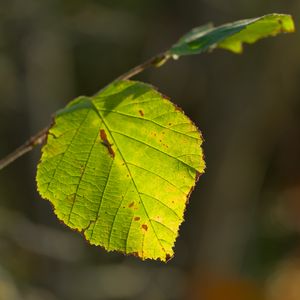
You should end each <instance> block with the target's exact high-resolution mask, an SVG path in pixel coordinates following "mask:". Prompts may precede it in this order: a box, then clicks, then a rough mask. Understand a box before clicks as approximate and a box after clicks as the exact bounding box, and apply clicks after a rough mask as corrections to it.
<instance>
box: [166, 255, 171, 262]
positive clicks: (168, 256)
mask: <svg viewBox="0 0 300 300" xmlns="http://www.w3.org/2000/svg"><path fill="white" fill-rule="evenodd" d="M171 258H172V256H171V255H170V254H168V253H167V254H166V262H168V261H169V260H170V259H171Z"/></svg>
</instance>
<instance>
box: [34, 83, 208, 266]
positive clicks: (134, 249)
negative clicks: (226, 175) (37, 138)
mask: <svg viewBox="0 0 300 300" xmlns="http://www.w3.org/2000/svg"><path fill="white" fill-rule="evenodd" d="M54 121H55V122H54V125H53V126H52V127H51V129H50V131H49V134H48V140H47V143H46V145H45V146H44V147H43V149H42V158H41V161H40V163H39V166H38V171H37V185H38V191H39V192H40V194H41V196H42V197H43V198H46V199H48V200H50V202H51V203H52V204H53V206H54V210H55V213H56V215H57V217H58V218H59V219H60V220H62V221H63V222H64V223H65V224H67V225H68V226H69V227H71V228H73V229H76V230H78V231H80V232H82V233H83V234H84V236H85V237H86V239H87V240H88V241H89V242H90V243H91V244H94V245H100V246H103V247H104V248H105V249H107V250H108V251H111V250H117V251H121V252H124V253H126V254H133V255H136V256H139V257H141V258H142V259H147V258H151V259H160V260H162V261H166V260H168V259H169V258H171V257H172V256H173V249H172V248H173V246H174V242H175V240H176V237H177V235H178V229H179V226H180V224H181V223H182V221H183V214H184V210H185V207H186V203H187V200H188V198H189V196H190V193H191V191H192V190H193V187H194V185H195V182H196V181H197V179H198V177H199V175H200V174H201V173H203V171H204V161H203V155H202V150H201V143H202V137H201V134H200V132H199V131H198V129H197V128H196V126H195V125H194V124H193V123H192V122H191V121H190V120H189V119H188V118H187V117H186V116H185V115H184V113H183V112H182V111H181V110H180V109H179V108H178V107H176V106H175V105H174V104H172V103H171V102H170V101H169V100H167V99H166V98H165V97H163V96H162V95H161V94H160V93H158V92H157V91H155V90H154V89H153V88H152V87H151V86H149V85H146V84H143V83H140V82H135V81H119V82H117V83H114V84H111V85H110V86H109V87H108V88H106V89H105V90H104V91H103V92H101V93H100V94H98V95H97V96H95V97H91V98H88V97H80V98H78V99H76V100H74V101H72V102H71V103H70V104H69V105H68V106H67V107H66V108H65V109H63V110H62V111H60V112H59V113H58V114H57V116H56V117H55V120H54Z"/></svg>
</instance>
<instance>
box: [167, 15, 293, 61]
mask: <svg viewBox="0 0 300 300" xmlns="http://www.w3.org/2000/svg"><path fill="white" fill-rule="evenodd" d="M294 30H295V28H294V22H293V19H292V17H291V16H290V15H284V14H270V15H266V16H263V17H260V18H253V19H247V20H242V21H237V22H234V23H228V24H225V25H222V26H219V27H214V26H213V25H212V24H208V25H205V26H201V27H197V28H194V29H193V30H191V31H190V32H189V33H187V34H186V35H184V36H183V37H182V38H181V39H180V40H179V41H178V42H177V43H176V44H175V45H174V46H173V47H172V48H171V49H170V55H172V56H174V57H175V58H176V57H180V56H183V55H191V54H199V53H202V52H205V51H207V50H212V49H214V48H223V49H227V50H230V51H232V52H235V53H240V52H242V50H243V43H248V44H252V43H254V42H256V41H257V40H259V39H262V38H265V37H268V36H275V35H277V34H279V33H284V32H293V31H294Z"/></svg>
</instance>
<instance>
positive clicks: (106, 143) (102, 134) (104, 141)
mask: <svg viewBox="0 0 300 300" xmlns="http://www.w3.org/2000/svg"><path fill="white" fill-rule="evenodd" d="M100 138H101V140H102V144H103V145H104V146H106V147H107V150H108V152H109V154H110V155H111V157H112V158H114V157H115V152H114V150H113V148H112V147H111V146H112V144H110V143H109V141H108V139H107V135H106V132H105V130H104V129H100Z"/></svg>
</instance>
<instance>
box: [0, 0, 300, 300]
mask: <svg viewBox="0 0 300 300" xmlns="http://www.w3.org/2000/svg"><path fill="white" fill-rule="evenodd" d="M271 12H280V13H290V14H292V15H293V16H294V19H295V22H296V26H297V25H298V24H299V18H300V1H299V0H286V1H283V0H264V1H262V0H251V1H248V0H230V1H222V0H185V1H180V0H172V1H168V0H151V1H139V0H115V1H111V0H110V1H108V0H103V1H96V0H85V1H79V0H26V1H24V0H0V140H1V142H0V145H1V147H0V158H2V157H3V156H4V155H6V154H8V153H9V152H11V151H12V150H14V149H15V148H16V147H17V146H19V145H20V144H22V143H23V142H24V141H25V140H26V139H27V138H29V137H30V136H31V135H33V134H35V133H36V132H37V131H38V130H39V129H41V128H43V127H45V126H46V125H48V123H49V122H50V119H51V115H52V114H53V113H54V112H55V111H56V110H58V109H60V108H61V107H63V106H64V105H65V104H66V103H68V102H69V101H70V100H72V99H73V98H75V97H76V96H78V95H92V94H94V93H95V92H96V91H98V90H99V89H100V88H101V87H103V86H104V85H105V84H107V83H109V82H110V81H111V80H113V79H114V78H115V77H117V76H118V75H120V74H122V73H124V72H125V71H127V70H128V69H129V68H131V67H133V66H135V65H137V64H139V63H140V62H142V61H144V60H145V59H147V58H149V57H150V56H152V55H154V54H157V53H159V52H161V51H162V50H165V49H167V48H168V47H169V46H170V45H171V44H172V43H174V42H175V41H176V40H177V38H178V37H180V36H181V35H182V34H184V33H185V32H186V31H188V30H190V29H191V28H192V27H195V26H198V25H201V24H204V23H207V22H209V21H213V22H214V23H215V24H216V25H219V24H222V23H224V22H230V21H235V20H238V19H243V18H249V17H256V16H261V15H264V14H267V13H271ZM298 27H299V26H298ZM136 78H137V79H139V80H143V81H146V82H149V83H151V84H154V85H155V86H157V87H158V88H159V90H160V91H161V92H163V93H164V94H166V95H168V96H170V97H171V99H172V100H173V101H174V102H175V103H176V104H177V105H180V106H181V107H182V108H183V109H184V111H185V112H186V114H187V115H188V116H190V117H191V118H192V119H193V120H194V122H195V123H196V124H197V125H198V127H199V128H200V129H201V131H202V133H203V136H204V138H205V143H204V151H205V156H206V162H207V170H206V174H205V175H203V176H202V177H201V178H200V181H199V182H198V185H197V187H196V189H195V191H194V192H193V194H192V196H191V199H190V203H189V205H188V209H187V211H186V214H185V219H186V221H185V222H184V223H183V225H182V226H181V228H180V236H179V238H178V239H177V242H176V247H175V257H174V259H172V260H171V261H170V262H168V263H167V264H163V263H160V262H155V261H145V262H142V261H140V260H139V259H137V258H134V257H124V256H123V255H121V254H117V253H106V252H105V251H104V250H103V249H100V248H97V247H94V246H90V245H89V244H88V243H87V242H86V241H85V240H84V239H83V237H82V236H81V235H79V234H78V233H76V232H72V231H71V230H69V229H68V228H67V227H66V226H64V225H63V224H61V223H59V221H58V220H57V219H56V217H55V216H54V214H53V212H52V208H51V205H50V204H49V203H48V202H47V201H44V200H42V199H40V197H39V195H38V194H37V192H36V183H35V172H36V165H37V162H38V160H39V157H40V150H39V149H35V150H34V151H32V152H31V153H30V154H27V155H26V156H24V157H22V158H21V159H19V160H18V161H16V162H15V163H13V164H12V165H10V166H9V167H7V168H6V169H4V170H2V171H1V172H0V300H20V299H22V300H23V299H24V300H40V299H41V300H69V299H70V300H100V299H108V300H116V299H145V300H148V299H151V300H169V299H170V300H171V299H192V300H193V299H197V300H198V299H200V300H202V299H203V300H223V299H224V300H227V299H228V300H299V299H300V241H299V233H300V155H299V154H300V40H299V33H296V34H290V35H281V36H279V37H276V38H272V39H266V40H263V41H260V42H258V43H257V44H255V45H253V46H246V47H245V51H244V53H243V54H242V55H234V54H232V53H229V52H225V51H223V50H216V51H214V52H213V53H211V54H203V55H199V56H191V57H186V58H181V59H180V60H179V61H176V62H170V63H168V64H166V65H165V66H164V67H162V68H161V69H151V70H149V71H147V72H145V73H143V74H142V75H140V76H137V77H136Z"/></svg>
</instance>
